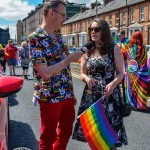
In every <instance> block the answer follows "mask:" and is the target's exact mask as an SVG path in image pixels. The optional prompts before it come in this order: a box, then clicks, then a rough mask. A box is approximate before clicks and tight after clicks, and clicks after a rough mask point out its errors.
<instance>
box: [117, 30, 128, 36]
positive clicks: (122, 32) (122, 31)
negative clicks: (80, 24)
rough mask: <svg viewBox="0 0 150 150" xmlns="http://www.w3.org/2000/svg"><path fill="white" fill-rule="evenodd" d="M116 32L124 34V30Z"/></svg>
mask: <svg viewBox="0 0 150 150" xmlns="http://www.w3.org/2000/svg"><path fill="white" fill-rule="evenodd" d="M118 33H120V34H121V35H125V34H126V32H125V30H120V31H119V32H118Z"/></svg>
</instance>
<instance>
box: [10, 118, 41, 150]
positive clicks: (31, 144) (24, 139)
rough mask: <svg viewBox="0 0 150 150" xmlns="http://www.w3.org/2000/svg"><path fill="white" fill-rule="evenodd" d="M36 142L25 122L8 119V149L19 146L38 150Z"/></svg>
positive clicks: (11, 149)
mask: <svg viewBox="0 0 150 150" xmlns="http://www.w3.org/2000/svg"><path fill="white" fill-rule="evenodd" d="M38 143H39V142H38V141H37V140H36V138H35V135H34V133H33V131H32V129H31V127H30V126H29V125H28V124H27V123H23V122H16V121H14V120H10V131H9V136H8V150H13V149H15V148H20V147H26V148H29V149H31V150H38V147H39V146H38Z"/></svg>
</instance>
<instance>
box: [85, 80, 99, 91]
mask: <svg viewBox="0 0 150 150" xmlns="http://www.w3.org/2000/svg"><path fill="white" fill-rule="evenodd" d="M97 82H98V80H95V79H93V78H89V79H88V81H87V82H86V83H87V85H88V88H89V90H90V91H92V86H94V85H95V84H96V83H97Z"/></svg>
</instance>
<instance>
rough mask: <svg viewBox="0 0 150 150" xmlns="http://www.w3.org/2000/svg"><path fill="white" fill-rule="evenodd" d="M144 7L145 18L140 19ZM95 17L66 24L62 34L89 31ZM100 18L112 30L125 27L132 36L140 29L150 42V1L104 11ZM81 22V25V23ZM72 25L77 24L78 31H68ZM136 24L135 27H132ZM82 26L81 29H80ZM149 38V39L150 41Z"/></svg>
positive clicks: (145, 39) (66, 35)
mask: <svg viewBox="0 0 150 150" xmlns="http://www.w3.org/2000/svg"><path fill="white" fill-rule="evenodd" d="M142 6H143V7H144V20H143V21H140V20H139V18H140V8H141V7H142ZM131 9H134V21H133V22H131V21H130V20H131V16H130V15H131ZM116 12H118V13H119V23H118V24H116ZM123 13H125V22H124V23H123V22H122V21H123ZM110 15H111V16H112V21H111V24H110ZM94 18H95V17H89V18H86V19H83V20H79V21H75V22H71V23H68V24H64V25H63V28H62V34H65V38H67V37H69V36H70V34H73V33H75V34H76V35H74V36H76V37H77V36H78V35H79V34H80V33H82V32H87V29H88V26H89V24H90V23H91V21H92V20H93V19H94ZM98 18H104V19H105V20H106V21H107V22H108V23H109V25H110V29H111V32H113V33H117V31H118V30H119V29H124V30H125V31H126V34H127V36H128V37H129V38H130V37H131V33H132V31H133V32H134V31H135V30H138V29H139V30H140V31H141V32H142V34H143V37H144V38H143V40H144V44H145V45H147V44H150V40H149V38H150V1H145V2H141V3H137V4H135V5H131V6H127V7H124V8H120V9H116V10H113V11H110V12H106V13H102V14H100V15H98ZM79 24H80V25H79ZM70 26H73V28H74V26H76V32H74V30H73V31H72V32H70V33H69V32H67V31H68V30H69V29H70ZM132 26H134V27H132ZM79 28H80V29H79ZM85 35H86V34H85ZM148 35H149V38H148ZM148 40H149V41H148ZM70 42H71V41H70V40H68V43H67V45H68V46H71V45H72V43H70ZM76 45H77V46H81V44H80V43H79V44H78V43H76Z"/></svg>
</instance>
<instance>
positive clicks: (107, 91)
mask: <svg viewBox="0 0 150 150" xmlns="http://www.w3.org/2000/svg"><path fill="white" fill-rule="evenodd" d="M114 88H115V86H114V84H113V82H110V83H109V84H107V85H106V87H105V91H104V96H105V97H107V96H109V95H110V94H112V93H113V90H114Z"/></svg>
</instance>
